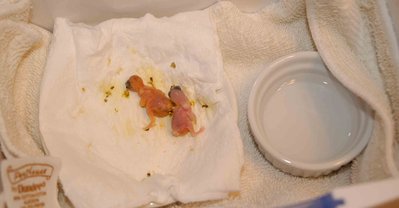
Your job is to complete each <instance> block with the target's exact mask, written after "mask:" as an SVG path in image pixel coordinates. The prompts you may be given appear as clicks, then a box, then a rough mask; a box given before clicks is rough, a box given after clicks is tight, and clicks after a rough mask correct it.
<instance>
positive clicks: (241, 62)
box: [0, 0, 399, 207]
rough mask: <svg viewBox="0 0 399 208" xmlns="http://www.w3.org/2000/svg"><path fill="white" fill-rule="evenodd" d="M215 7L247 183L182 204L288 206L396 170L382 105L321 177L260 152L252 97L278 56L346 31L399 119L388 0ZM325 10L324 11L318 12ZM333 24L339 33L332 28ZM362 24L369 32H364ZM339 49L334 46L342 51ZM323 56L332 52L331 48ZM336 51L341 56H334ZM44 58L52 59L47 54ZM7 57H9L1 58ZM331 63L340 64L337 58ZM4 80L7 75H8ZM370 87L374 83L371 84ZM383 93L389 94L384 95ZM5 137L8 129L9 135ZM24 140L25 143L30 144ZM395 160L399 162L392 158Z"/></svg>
mask: <svg viewBox="0 0 399 208" xmlns="http://www.w3.org/2000/svg"><path fill="white" fill-rule="evenodd" d="M330 8H333V9H330ZM213 9H214V11H213V12H214V19H215V20H216V21H217V28H218V35H219V40H220V46H221V50H222V55H223V61H224V66H225V71H226V73H227V75H228V77H229V79H230V80H231V82H232V84H233V87H234V90H235V92H236V95H237V97H238V98H240V99H238V105H239V128H240V131H241V135H242V138H243V142H244V155H245V161H244V168H243V171H242V174H241V189H240V194H239V195H234V196H232V197H231V198H229V199H227V200H223V201H216V202H215V201H213V202H208V203H194V204H188V205H175V206H185V207H198V206H201V207H222V206H225V207H270V206H280V205H285V204H291V203H294V202H298V201H300V200H304V199H309V198H312V197H314V196H318V195H320V194H323V193H325V192H328V191H330V190H331V189H333V188H334V187H338V186H343V185H350V184H352V183H355V182H363V181H371V180H379V179H382V178H386V177H391V176H392V175H394V174H395V170H394V168H393V170H392V168H391V169H389V168H388V163H387V161H388V160H387V157H388V158H389V157H390V156H392V155H391V154H386V153H387V151H386V148H387V147H391V145H385V144H386V141H389V139H387V138H389V137H390V136H389V134H391V133H392V131H386V129H385V127H387V126H389V125H390V124H389V123H390V121H389V120H390V119H387V118H386V117H387V116H386V114H385V121H384V119H382V116H383V115H382V114H381V112H385V113H387V112H390V110H377V109H376V121H377V122H376V125H375V127H374V133H373V136H372V138H371V141H370V143H369V145H368V147H367V148H366V149H365V151H364V152H363V153H362V155H360V156H359V157H358V158H356V160H355V161H354V163H352V164H349V165H348V166H346V167H343V168H342V169H341V170H339V171H337V172H335V173H332V174H330V175H328V176H325V177H321V178H316V179H312V178H311V179H305V178H298V177H293V176H290V175H287V174H284V173H281V172H280V171H278V170H277V169H275V168H274V167H272V166H271V165H270V164H269V163H268V162H267V161H265V160H264V158H263V157H262V156H261V155H260V153H259V152H258V151H257V149H256V147H255V145H254V143H253V141H252V137H251V135H250V133H249V128H248V123H247V121H246V102H247V98H248V95H249V90H250V87H251V85H252V83H253V80H254V79H255V78H256V75H257V74H258V73H259V71H260V70H262V69H263V67H264V66H266V65H267V64H268V63H270V62H272V61H273V60H275V59H276V58H278V57H281V56H284V55H287V54H289V53H293V52H297V51H303V50H319V51H320V52H321V53H323V50H329V46H328V45H327V44H326V43H323V41H324V37H325V36H326V35H328V36H335V35H338V36H339V37H340V38H339V39H338V40H339V42H338V44H343V43H347V44H344V45H351V46H350V47H343V49H345V50H344V51H339V52H340V53H342V54H351V59H352V61H353V60H354V59H355V61H354V62H352V61H350V62H349V63H350V65H349V66H350V67H356V66H355V65H353V63H359V62H360V63H361V64H362V65H364V66H363V69H365V68H364V67H366V70H365V71H368V72H367V73H368V74H370V75H367V76H366V77H372V78H371V80H372V83H371V86H374V87H373V88H374V90H375V91H377V92H378V94H379V96H382V97H385V96H388V99H387V98H386V97H385V98H383V99H381V100H380V99H376V100H375V102H380V101H381V102H382V103H385V104H383V105H381V104H380V106H385V107H387V108H389V109H392V112H393V115H392V117H394V118H395V119H394V120H393V121H395V124H396V125H397V123H398V122H397V117H398V113H397V112H398V110H397V107H396V106H397V104H398V103H399V102H398V101H397V100H398V96H397V95H395V93H397V92H399V91H398V88H397V86H396V84H397V83H398V82H396V77H397V74H398V73H397V69H398V68H399V67H398V65H397V61H396V59H395V56H394V52H393V48H392V47H393V45H390V44H388V41H387V39H388V37H387V36H389V34H387V33H385V31H386V30H384V28H383V27H385V26H384V21H387V20H386V19H382V18H383V16H384V15H386V14H384V10H386V8H385V5H384V1H371V0H359V1H353V0H349V1H343V0H342V1H328V0H322V1H307V2H306V4H305V1H302V0H297V1H295V0H293V1H267V2H266V6H265V8H264V9H262V10H260V11H258V12H257V13H254V14H245V13H242V12H240V11H239V9H238V8H236V7H235V6H234V5H232V4H231V3H228V2H220V3H219V4H217V5H215V7H214V8H213ZM319 9H321V10H322V11H324V12H323V13H322V14H321V13H318V12H317V10H319ZM353 15H354V16H355V17H356V18H350V19H348V16H349V17H353ZM359 16H360V17H361V18H359ZM348 20H350V22H349V23H350V25H352V26H356V27H347V28H340V29H339V30H338V29H334V28H337V27H339V26H340V25H346V24H347V21H348ZM308 22H309V23H308ZM316 27H321V28H319V31H322V30H324V31H325V32H324V33H320V34H319V37H320V38H318V39H317V38H316V39H313V38H312V36H317V35H318V32H316V30H317V29H316V30H315V28H316ZM387 27H388V26H387ZM355 28H356V29H355ZM326 31H329V32H331V34H326V33H327V32H326ZM359 31H361V33H360V34H362V35H360V34H359ZM315 32H316V33H315ZM330 38H332V37H330ZM357 39H359V40H360V41H359V42H357V41H355V42H356V44H353V43H354V42H353V41H354V40H357ZM330 46H331V43H330ZM332 48H333V49H336V48H335V47H332ZM356 48H357V49H356ZM362 48H363V49H362ZM348 50H349V51H348ZM336 52H337V51H336ZM336 52H331V53H334V54H336ZM0 53H1V52H0ZM324 53H326V52H324ZM338 55H339V54H338ZM322 56H323V58H326V57H325V54H324V55H323V54H322ZM2 57H3V56H2ZM330 57H332V58H333V59H334V60H335V58H334V56H330ZM39 59H44V57H40V58H39ZM3 60H4V59H3V58H2V59H1V61H3ZM337 60H339V59H337ZM326 62H328V61H326ZM330 62H331V63H335V62H334V61H333V60H331V61H330ZM327 64H328V63H327ZM340 69H342V68H340ZM337 71H338V70H337ZM336 73H340V72H336ZM345 73H346V72H342V73H341V74H342V77H345ZM360 73H362V72H360ZM0 79H3V76H1V77H0ZM358 86H359V85H358ZM363 87H367V88H368V87H369V86H363ZM378 89H379V90H378ZM362 91H364V90H362ZM381 92H382V93H383V92H386V93H385V95H381ZM383 94H384V93H383ZM31 99H32V100H28V101H27V103H29V102H35V100H36V101H37V99H38V98H37V97H35V96H32V97H31ZM370 99H374V98H370ZM386 101H387V102H388V103H389V104H388V105H386V104H387V103H386ZM369 102H370V100H369ZM375 106H376V105H375V104H374V107H375ZM3 129H4V128H3ZM395 129H397V127H396V128H395ZM2 132H4V131H2ZM386 134H388V135H386ZM391 136H392V135H391ZM391 138H395V140H394V141H397V138H398V137H397V136H395V137H391ZM4 139H5V138H4V137H3V134H2V140H4ZM20 145H21V146H23V144H22V143H21V144H20ZM16 147H19V146H16ZM20 149H23V148H20ZM398 152H399V151H398V150H397V149H394V148H392V153H394V154H396V156H397V158H398V157H399V156H398ZM391 164H392V163H391ZM390 166H391V167H392V165H390Z"/></svg>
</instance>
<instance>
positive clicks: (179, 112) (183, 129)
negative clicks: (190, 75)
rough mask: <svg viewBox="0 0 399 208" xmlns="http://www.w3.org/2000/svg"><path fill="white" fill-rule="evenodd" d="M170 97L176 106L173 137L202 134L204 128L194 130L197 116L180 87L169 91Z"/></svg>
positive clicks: (173, 119) (174, 87) (173, 87)
mask: <svg viewBox="0 0 399 208" xmlns="http://www.w3.org/2000/svg"><path fill="white" fill-rule="evenodd" d="M168 95H169V97H170V99H171V100H172V102H173V103H174V104H175V105H176V106H175V107H174V109H173V115H172V134H173V136H184V135H186V134H187V133H188V132H190V134H191V136H193V137H195V136H196V135H198V134H200V133H201V132H202V131H203V130H204V128H203V127H201V128H200V129H199V130H198V131H195V130H194V124H195V123H196V120H197V119H196V116H195V114H194V113H193V112H192V110H191V105H190V102H189V100H188V99H187V97H186V95H185V94H184V92H183V91H182V90H181V88H180V87H179V86H172V87H171V88H170V91H169V94H168Z"/></svg>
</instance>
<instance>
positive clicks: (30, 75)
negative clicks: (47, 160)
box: [0, 0, 50, 157]
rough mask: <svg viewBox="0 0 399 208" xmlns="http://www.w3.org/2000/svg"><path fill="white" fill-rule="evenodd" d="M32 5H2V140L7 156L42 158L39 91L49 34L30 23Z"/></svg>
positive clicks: (0, 124) (23, 1)
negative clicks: (34, 156) (40, 156)
mask: <svg viewBox="0 0 399 208" xmlns="http://www.w3.org/2000/svg"><path fill="white" fill-rule="evenodd" d="M30 7H31V2H30V1H26V0H21V1H14V2H8V1H2V2H0V74H1V76H0V100H1V102H0V138H1V145H2V150H3V153H4V154H5V155H6V156H7V157H16V156H28V155H36V156H39V155H43V154H44V152H43V148H42V142H41V136H40V133H39V119H38V118H39V117H38V115H39V112H38V111H39V108H38V106H39V102H38V98H39V88H40V80H41V77H42V73H43V67H44V63H45V60H46V55H47V46H48V44H49V41H50V33H49V32H47V31H46V30H43V29H41V28H39V27H37V26H35V25H32V24H29V23H27V22H28V21H29V17H30Z"/></svg>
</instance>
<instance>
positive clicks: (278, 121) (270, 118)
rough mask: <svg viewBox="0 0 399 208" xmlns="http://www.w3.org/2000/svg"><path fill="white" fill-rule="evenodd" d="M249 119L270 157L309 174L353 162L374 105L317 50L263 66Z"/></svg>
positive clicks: (363, 142)
mask: <svg viewBox="0 0 399 208" xmlns="http://www.w3.org/2000/svg"><path fill="white" fill-rule="evenodd" d="M248 119H249V123H250V126H251V130H252V132H253V134H254V137H255V141H256V142H257V144H258V146H259V148H260V150H261V151H262V153H263V154H264V155H265V157H266V159H267V160H269V161H270V162H271V163H272V164H273V165H274V166H275V167H277V168H279V169H281V170H282V171H284V172H288V173H290V174H293V175H297V176H304V177H312V176H313V177H316V176H320V175H325V174H328V173H330V172H331V171H333V170H336V169H338V168H340V167H341V166H342V165H344V164H346V163H348V162H350V161H351V160H352V159H353V158H354V157H356V156H357V155H358V154H359V153H360V152H361V151H362V150H363V148H364V147H365V146H366V145H367V143H368V141H369V138H370V135H371V132H372V128H373V127H372V126H373V125H372V124H373V117H372V112H371V110H370V109H369V107H368V106H367V105H366V104H365V103H364V102H363V101H362V100H361V99H360V98H358V97H357V96H355V95H353V94H352V93H351V92H350V91H349V90H347V89H346V88H345V87H344V86H342V85H341V84H340V83H339V81H338V80H336V79H335V78H334V77H333V75H332V74H331V73H330V72H329V71H328V70H327V68H326V66H325V65H324V63H323V61H322V60H321V58H320V56H319V55H318V53H317V52H300V53H296V54H292V55H289V56H286V57H283V58H281V59H279V60H277V61H275V62H274V63H272V64H271V65H269V66H268V67H267V68H266V69H265V70H264V71H262V72H261V73H260V75H259V76H258V78H257V80H256V82H255V83H254V85H253V88H252V90H251V94H250V97H249V103H248Z"/></svg>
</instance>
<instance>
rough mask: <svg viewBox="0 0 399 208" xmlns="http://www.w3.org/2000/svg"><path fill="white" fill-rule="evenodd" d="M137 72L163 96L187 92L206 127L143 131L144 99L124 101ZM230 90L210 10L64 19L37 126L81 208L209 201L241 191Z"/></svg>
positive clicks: (162, 123) (165, 123) (163, 123)
mask: <svg viewBox="0 0 399 208" xmlns="http://www.w3.org/2000/svg"><path fill="white" fill-rule="evenodd" d="M171 63H175V65H176V67H171V66H170V65H171ZM132 74H139V75H140V76H141V77H143V79H144V80H145V81H146V82H147V81H149V80H150V77H151V78H152V80H153V83H154V85H155V86H156V87H157V88H159V89H161V90H162V91H163V92H165V93H167V91H168V90H169V88H170V86H171V85H180V86H182V88H183V90H184V91H185V93H186V94H187V95H188V97H189V98H190V100H191V101H192V102H193V103H194V105H193V111H194V112H195V114H196V115H197V125H196V128H197V129H198V128H199V127H201V126H203V127H205V131H204V132H203V133H202V134H200V135H199V136H197V137H195V138H193V137H191V136H185V137H179V138H177V137H173V136H172V135H171V127H170V120H171V119H170V118H169V117H166V118H162V119H160V118H158V119H157V125H156V126H155V127H154V128H152V129H150V130H149V131H144V130H143V127H144V126H146V124H147V123H148V122H149V119H148V117H147V115H146V113H145V110H144V109H143V108H140V106H139V97H138V96H137V94H136V93H133V92H130V95H129V97H125V96H124V90H125V82H126V80H127V79H128V78H129V76H131V75H132ZM226 88H227V85H226V84H225V83H224V82H223V64H222V59H221V54H220V50H219V48H218V42H217V36H216V31H215V30H214V26H213V24H212V23H211V21H210V18H209V13H208V10H205V11H199V12H190V13H182V14H179V15H176V16H174V17H172V18H162V19H157V18H154V17H153V16H151V15H146V16H144V17H143V18H141V19H115V20H109V21H106V22H104V23H101V24H100V25H98V26H95V27H92V26H87V25H83V24H73V23H70V22H69V21H68V20H66V19H57V21H56V24H55V29H54V37H53V42H52V44H51V47H50V52H49V56H48V61H47V66H46V68H45V74H44V78H43V82H42V89H41V100H40V128H41V132H42V134H43V137H44V140H45V142H46V145H47V148H48V150H49V153H50V155H52V156H56V157H60V158H61V159H62V162H63V168H62V170H61V173H60V179H61V182H62V184H63V188H64V191H65V194H66V196H68V197H69V198H70V200H71V201H72V203H73V204H74V205H75V206H76V207H80V208H83V207H99V208H100V207H131V206H140V205H145V204H148V203H150V202H155V203H158V204H168V203H171V202H174V201H181V202H192V201H203V200H212V199H220V198H224V197H226V196H227V195H228V193H229V192H232V191H238V190H239V184H240V170H241V166H242V163H243V150H242V144H241V139H240V133H239V130H238V127H237V123H236V121H237V120H236V116H237V115H236V114H237V112H236V111H235V110H234V109H233V108H232V107H231V106H232V105H231V99H229V98H228V97H227V96H228V94H227V91H226V90H227V89H226ZM108 94H110V95H108ZM107 95H108V96H107ZM233 100H234V99H233ZM234 101H235V100H234ZM204 103H205V104H207V105H208V106H209V107H208V108H203V107H202V105H201V104H204ZM83 170H84V171H83ZM149 175H150V176H149Z"/></svg>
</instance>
